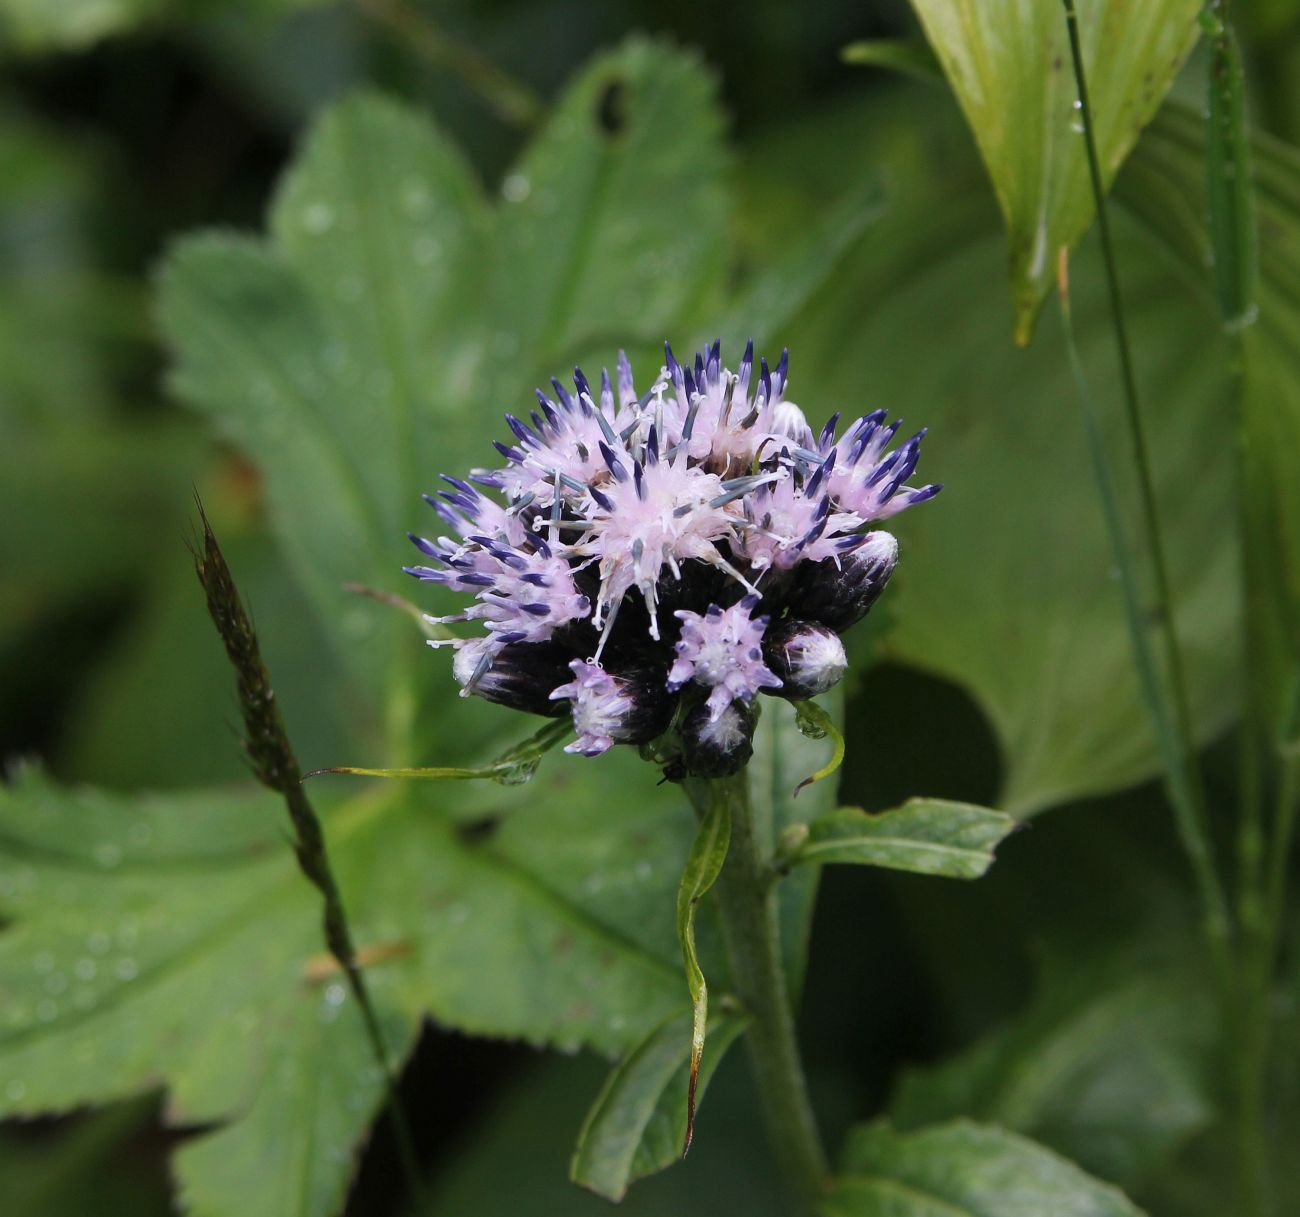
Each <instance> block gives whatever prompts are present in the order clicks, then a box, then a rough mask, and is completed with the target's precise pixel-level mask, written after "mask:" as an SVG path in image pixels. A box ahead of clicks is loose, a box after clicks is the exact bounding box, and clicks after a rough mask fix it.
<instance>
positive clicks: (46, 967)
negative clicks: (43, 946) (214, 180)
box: [32, 951, 54, 976]
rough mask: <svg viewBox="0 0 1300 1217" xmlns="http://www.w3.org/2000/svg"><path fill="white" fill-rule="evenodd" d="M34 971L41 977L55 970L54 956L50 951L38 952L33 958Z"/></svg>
mask: <svg viewBox="0 0 1300 1217" xmlns="http://www.w3.org/2000/svg"><path fill="white" fill-rule="evenodd" d="M32 970H33V971H34V972H36V973H38V974H39V975H41V976H44V975H45V974H46V973H47V972H52V971H53V970H54V956H53V955H51V954H50V953H49V951H37V952H36V954H35V955H33V956H32Z"/></svg>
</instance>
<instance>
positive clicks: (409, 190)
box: [402, 181, 429, 216]
mask: <svg viewBox="0 0 1300 1217" xmlns="http://www.w3.org/2000/svg"><path fill="white" fill-rule="evenodd" d="M402 207H403V208H404V209H405V210H406V213H407V215H411V216H419V215H423V214H424V213H425V212H426V211H428V210H429V192H428V190H426V189H425V187H424V183H423V182H417V181H410V182H407V183H406V185H405V186H404V187H403V188H402Z"/></svg>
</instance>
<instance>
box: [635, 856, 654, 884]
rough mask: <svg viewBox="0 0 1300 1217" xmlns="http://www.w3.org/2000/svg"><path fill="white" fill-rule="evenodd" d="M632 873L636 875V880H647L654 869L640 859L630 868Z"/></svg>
mask: <svg viewBox="0 0 1300 1217" xmlns="http://www.w3.org/2000/svg"><path fill="white" fill-rule="evenodd" d="M632 872H633V874H635V875H636V877H637V878H638V879H641V880H645V879H649V878H650V876H651V874H653V873H654V867H652V866H651V865H650V863H649V862H647V861H646V860H645V859H644V858H642V859H641V860H640V861H639V862H638V863H637V864H636V865H635V866H634V867H633V868H632Z"/></svg>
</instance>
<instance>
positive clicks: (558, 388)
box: [406, 342, 940, 776]
mask: <svg viewBox="0 0 1300 1217" xmlns="http://www.w3.org/2000/svg"><path fill="white" fill-rule="evenodd" d="M665 352H666V360H665V364H664V366H663V367H662V368H661V369H660V371H659V374H658V376H657V377H656V378H655V381H654V383H653V384H652V385H651V386H650V389H649V391H648V392H646V393H645V394H644V395H642V396H638V395H637V392H636V389H635V387H634V384H633V379H632V369H631V367H630V365H629V364H628V361H627V359H626V357H625V356H622V355H620V357H619V362H618V369H617V372H616V376H615V378H614V379H611V377H610V376H609V374H608V372H606V373H604V374H603V375H602V377H601V385H600V389H599V392H593V391H592V388H591V385H590V383H589V382H588V380H587V378H586V377H585V376H584V375H583V374H582V372H581V371H580V370H575V373H574V380H573V383H574V391H572V392H570V391H569V390H568V389H566V388H565V387H564V386H563V385H562V384H561V383H560V382H559V381H558V380H556V381H552V387H553V393H554V396H552V395H550V394H547V393H544V392H542V391H541V390H539V391H538V394H537V397H538V405H539V410H538V411H536V412H533V413H532V415H531V417H530V420H529V421H528V422H523V421H521V420H520V419H519V418H516V417H514V416H513V415H507V416H506V422H507V425H508V426H509V428H510V431H511V432H512V434H513V438H514V442H513V443H510V444H507V443H498V444H497V445H496V447H497V450H498V451H499V452H500V453H501V455H502V456H503V457H504V458H505V462H506V463H505V464H504V465H503V466H501V467H499V468H496V469H476V470H475V471H474V472H473V473H472V474H471V476H470V479H469V480H468V481H464V480H461V479H459V478H456V477H448V476H446V475H444V481H445V482H446V483H447V486H448V487H449V489H444V490H442V491H439V492H438V493H437V494H436V495H434V496H426V498H427V501H428V502H429V503H430V504H431V505H432V506H433V507H434V509H435V510H436V511H437V512H438V514H439V515H440V516H441V517H442V519H443V521H444V522H445V524H446V525H447V526H448V528H449V529H450V530H451V532H452V533H454V534H455V535H454V537H453V536H439V537H436V538H435V539H432V540H430V539H427V538H424V537H418V536H414V535H412V536H411V540H412V541H413V542H414V544H415V545H416V547H417V548H418V549H419V550H420V551H421V553H423V554H424V555H425V556H426V557H427V558H429V559H431V560H432V564H431V565H421V566H412V567H407V568H406V569H407V571H408V573H410V574H412V575H414V576H415V577H416V578H418V579H423V580H426V581H428V582H432V583H440V584H443V585H444V586H446V587H449V588H451V589H453V590H455V591H463V592H467V593H470V594H472V595H473V596H474V602H473V603H472V604H471V605H469V606H468V607H467V608H465V609H464V610H462V611H461V612H459V613H454V614H452V615H450V616H445V617H438V618H431V620H434V621H436V622H437V623H438V624H449V623H457V622H481V623H482V626H483V629H482V632H480V633H478V634H476V635H474V636H472V637H465V638H457V639H454V640H452V641H450V642H443V641H436V642H433V643H432V644H431V645H433V646H452V647H454V648H455V649H456V656H455V662H454V663H453V674H454V675H455V677H456V679H457V681H458V682H459V683H460V685H461V693H462V695H466V696H467V695H469V694H471V693H473V694H477V695H479V696H482V697H485V698H487V699H489V700H491V701H496V702H499V703H501V704H503V705H508V706H514V707H516V708H519V709H524V710H528V711H531V712H533V713H539V714H549V715H554V714H562V713H565V712H568V713H569V714H570V715H571V716H572V718H573V724H574V728H575V731H576V733H577V739H576V740H575V741H574V742H573V743H572V744H570V745H569V749H568V750H569V751H571V752H579V753H582V754H583V755H587V756H594V755H597V754H599V753H601V752H604V751H606V750H607V749H608V748H610V747H612V746H613V745H614V744H615V743H635V744H641V743H648V742H649V741H651V740H654V739H657V738H659V737H661V736H664V735H665V733H668V732H670V731H671V732H672V739H675V740H676V741H677V747H676V752H677V753H678V754H679V758H680V763H679V765H678V766H677V770H678V771H679V772H680V771H682V770H685V771H686V772H695V773H698V774H700V775H701V776H716V775H718V774H721V773H726V772H733V771H734V770H735V769H736V768H738V767H739V766H740V765H742V764H743V763H744V761H745V759H746V758H747V757H748V756H749V752H750V744H749V740H750V736H751V735H752V733H753V729H754V723H755V721H756V719H757V713H756V711H757V705H756V703H755V698H756V696H757V694H758V693H760V692H767V693H771V694H775V695H778V696H782V697H790V698H804V697H811V696H815V695H816V694H817V693H820V692H824V691H825V690H826V689H828V688H830V687H831V685H833V684H834V683H835V682H836V681H837V680H838V679H839V678H840V676H841V675H842V674H843V671H844V662H845V661H844V652H843V647H842V645H841V644H840V643H839V638H838V635H839V634H841V633H842V632H843V631H844V630H846V629H848V628H849V626H851V625H853V624H854V623H855V622H856V621H858V620H859V619H860V618H861V617H862V616H863V615H864V614H865V613H866V612H867V611H868V610H869V609H870V607H871V605H872V604H873V603H874V602H875V600H876V598H877V597H878V596H879V595H880V593H881V591H882V590H883V589H884V586H885V583H886V582H887V581H888V579H889V577H890V575H891V574H892V572H893V569H894V565H895V563H896V561H897V555H898V545H897V542H896V541H895V540H894V538H893V537H892V536H891V535H890V534H889V533H886V532H881V531H879V530H874V531H873V530H872V527H871V526H872V524H873V523H874V522H875V521H879V520H883V519H886V518H888V517H889V516H891V515H894V514H896V513H897V512H899V511H901V510H903V509H904V508H906V507H909V506H911V505H913V504H914V503H919V502H923V501H924V500H925V499H928V498H931V497H932V496H933V495H935V494H937V493H938V491H939V489H940V487H938V486H928V485H927V486H909V485H907V484H906V483H907V481H908V479H909V478H911V476H912V475H913V473H914V471H915V469H916V464H917V460H918V458H919V455H920V446H921V439H922V437H923V435H924V432H921V433H919V434H917V435H915V436H913V437H912V438H911V439H909V440H907V441H905V442H904V443H902V444H900V445H898V446H897V447H895V448H893V450H892V451H891V450H890V445H891V443H892V442H893V439H894V436H895V433H896V432H897V430H898V423H893V424H887V422H886V416H885V413H884V411H876V412H875V413H873V414H868V415H866V416H865V417H863V418H859V419H857V420H856V421H855V422H853V423H851V424H850V425H849V426H848V427H847V428H846V429H845V431H844V433H843V434H842V435H841V436H840V437H839V438H838V439H836V436H835V432H836V426H837V423H838V415H837V416H835V417H834V418H832V419H831V421H830V422H829V423H827V425H826V427H825V428H823V430H822V431H821V433H820V436H818V435H815V434H814V432H813V430H812V429H811V428H810V427H809V426H808V423H807V420H806V419H805V417H804V413H803V411H802V410H801V409H800V408H799V407H798V406H797V405H795V404H794V403H793V402H791V401H787V400H786V399H785V390H786V385H787V377H788V371H789V358H788V355H787V354H785V353H783V354H782V356H781V359H780V361H779V363H778V364H777V367H776V369H775V371H769V369H768V365H767V362H766V361H765V360H760V361H759V367H758V375H757V376H755V374H754V372H755V369H754V359H753V344H752V343H751V344H750V346H749V347H748V348H747V349H746V351H745V355H744V358H743V359H742V360H741V363H740V366H739V368H738V370H737V371H736V372H734V373H733V372H731V371H728V370H727V369H726V368H724V367H723V366H722V361H721V351H720V345H719V344H718V343H716V342H715V343H714V344H713V345H712V346H711V347H709V348H708V349H707V350H705V351H702V352H701V353H700V354H698V355H697V356H696V357H695V359H694V361H693V364H691V365H684V364H681V363H679V362H678V361H677V360H676V359H675V358H674V357H673V354H672V351H671V349H669V348H668V347H667V346H665ZM480 488H483V489H486V490H491V491H494V492H496V493H497V494H499V495H500V496H501V500H504V501H500V500H498V499H497V498H495V497H492V496H491V495H489V494H485V493H483V489H480Z"/></svg>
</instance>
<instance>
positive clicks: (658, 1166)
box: [569, 1011, 745, 1201]
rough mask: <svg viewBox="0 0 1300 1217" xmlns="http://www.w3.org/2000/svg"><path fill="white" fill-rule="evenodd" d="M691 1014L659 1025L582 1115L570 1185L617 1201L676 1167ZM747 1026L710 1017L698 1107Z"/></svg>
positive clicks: (730, 1017) (733, 1019) (619, 1066)
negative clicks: (633, 1187)
mask: <svg viewBox="0 0 1300 1217" xmlns="http://www.w3.org/2000/svg"><path fill="white" fill-rule="evenodd" d="M693 1017H694V1016H693V1012H692V1011H683V1012H682V1013H680V1014H676V1015H673V1016H672V1017H671V1018H669V1019H668V1020H666V1021H665V1022H663V1023H662V1024H660V1025H659V1026H658V1027H656V1028H655V1029H654V1030H653V1031H651V1032H650V1034H649V1035H648V1036H646V1038H645V1039H644V1040H642V1041H641V1043H639V1044H637V1045H636V1046H635V1047H633V1048H632V1049H630V1050H629V1051H628V1053H627V1054H626V1055H625V1056H624V1057H623V1059H622V1060H620V1061H619V1063H618V1064H617V1065H616V1066H615V1067H614V1069H613V1070H612V1071H611V1072H610V1074H609V1076H608V1078H606V1080H605V1085H604V1086H603V1087H602V1088H601V1091H600V1094H599V1095H597V1097H596V1101H595V1103H594V1104H593V1105H592V1107H591V1110H590V1111H589V1112H588V1113H587V1118H586V1120H585V1121H584V1122H583V1126H582V1131H581V1132H580V1133H579V1134H578V1143H577V1145H576V1146H575V1148H574V1151H573V1159H572V1162H571V1163H570V1166H569V1175H570V1178H572V1180H573V1181H574V1183H577V1184H580V1185H581V1186H582V1187H585V1188H589V1189H590V1190H591V1191H593V1192H595V1193H596V1194H597V1195H600V1196H604V1197H605V1198H606V1199H607V1200H613V1201H619V1200H622V1199H623V1196H624V1195H625V1194H626V1193H627V1189H628V1186H629V1185H630V1184H632V1183H634V1182H635V1181H636V1180H638V1179H641V1178H644V1177H645V1176H646V1175H650V1174H653V1173H655V1172H656V1171H660V1170H663V1169H664V1168H665V1167H667V1166H671V1165H672V1164H673V1163H674V1162H676V1161H677V1160H678V1159H679V1158H680V1157H681V1153H682V1144H683V1140H684V1138H685V1136H686V1128H687V1105H686V1103H685V1102H684V1101H683V1100H684V1099H685V1097H686V1093H687V1089H688V1087H689V1085H690V1066H691V1056H692V1022H693ZM744 1029H745V1019H744V1018H743V1017H740V1016H737V1015H734V1014H715V1015H714V1016H713V1017H712V1018H711V1019H710V1020H709V1027H708V1041H707V1044H706V1047H705V1049H704V1056H703V1060H702V1062H701V1064H700V1071H699V1082H698V1086H697V1089H696V1100H697V1102H699V1101H703V1098H704V1091H705V1089H706V1087H707V1086H708V1082H709V1078H710V1077H711V1076H712V1074H713V1071H714V1069H716V1068H717V1066H718V1063H719V1062H720V1061H721V1060H722V1058H723V1056H724V1055H725V1054H726V1051H727V1049H728V1048H730V1047H731V1045H732V1044H733V1043H734V1042H735V1040H736V1038H737V1037H738V1036H739V1035H740V1033H741V1032H742V1031H744Z"/></svg>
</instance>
